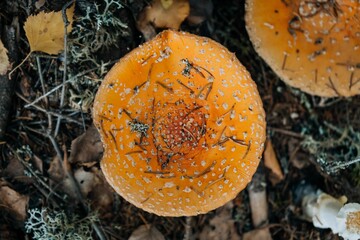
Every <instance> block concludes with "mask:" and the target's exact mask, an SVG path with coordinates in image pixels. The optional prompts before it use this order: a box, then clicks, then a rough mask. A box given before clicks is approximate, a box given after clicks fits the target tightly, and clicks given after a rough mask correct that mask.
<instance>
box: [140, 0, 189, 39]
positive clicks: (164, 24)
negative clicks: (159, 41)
mask: <svg viewBox="0 0 360 240" xmlns="http://www.w3.org/2000/svg"><path fill="white" fill-rule="evenodd" d="M189 13H190V4H189V0H177V1H172V0H170V1H169V0H167V1H165V0H153V1H152V2H151V5H150V6H147V7H145V8H144V10H143V11H142V12H141V13H140V14H139V18H138V21H137V26H138V29H139V30H140V31H141V32H142V33H143V35H144V37H145V39H147V40H148V39H151V38H153V37H154V36H155V35H156V32H155V29H154V28H171V29H175V30H178V29H179V28H180V25H181V23H182V22H183V21H184V20H185V18H186V17H187V16H189Z"/></svg>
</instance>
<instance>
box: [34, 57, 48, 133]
mask: <svg viewBox="0 0 360 240" xmlns="http://www.w3.org/2000/svg"><path fill="white" fill-rule="evenodd" d="M36 64H37V69H38V74H39V79H40V83H41V88H42V92H43V94H45V93H46V89H45V82H44V77H43V74H42V70H41V63H40V57H39V56H36ZM45 105H46V106H47V107H48V106H49V101H48V98H45ZM47 116H48V130H49V132H51V130H52V118H51V115H50V114H47Z"/></svg>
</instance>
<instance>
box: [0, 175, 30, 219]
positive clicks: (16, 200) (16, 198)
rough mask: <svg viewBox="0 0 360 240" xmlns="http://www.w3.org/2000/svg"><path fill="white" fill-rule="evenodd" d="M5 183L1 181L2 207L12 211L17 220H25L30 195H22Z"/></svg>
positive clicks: (0, 195) (0, 200) (0, 202)
mask: <svg viewBox="0 0 360 240" xmlns="http://www.w3.org/2000/svg"><path fill="white" fill-rule="evenodd" d="M4 184H6V183H4ZM4 184H3V182H0V209H1V208H3V209H4V210H5V211H8V212H10V213H11V216H13V217H14V218H15V220H18V221H25V219H26V211H27V207H28V203H29V198H30V197H29V196H26V195H21V194H20V193H18V192H16V191H15V190H13V189H11V188H10V187H8V186H6V185H4Z"/></svg>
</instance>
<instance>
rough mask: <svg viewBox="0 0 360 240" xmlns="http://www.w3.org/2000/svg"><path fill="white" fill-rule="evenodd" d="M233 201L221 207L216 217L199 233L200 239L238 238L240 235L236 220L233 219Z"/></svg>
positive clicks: (234, 239)
mask: <svg viewBox="0 0 360 240" xmlns="http://www.w3.org/2000/svg"><path fill="white" fill-rule="evenodd" d="M232 208H233V203H232V202H229V203H227V204H226V205H224V206H223V207H222V208H220V209H219V210H218V211H219V212H217V214H216V216H215V217H214V218H212V219H211V220H210V222H209V225H206V226H205V227H204V228H203V230H202V231H201V233H200V235H199V239H200V240H208V239H217V240H238V239H240V236H239V235H238V233H237V231H236V228H235V224H234V220H233V219H232V216H231V213H232Z"/></svg>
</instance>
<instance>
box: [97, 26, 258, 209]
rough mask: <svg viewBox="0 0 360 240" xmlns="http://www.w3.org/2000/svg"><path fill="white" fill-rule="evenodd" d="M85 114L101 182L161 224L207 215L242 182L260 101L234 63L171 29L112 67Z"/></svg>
mask: <svg viewBox="0 0 360 240" xmlns="http://www.w3.org/2000/svg"><path fill="white" fill-rule="evenodd" d="M93 116H94V122H95V124H96V126H97V128H98V129H99V132H100V134H101V136H102V140H103V143H104V148H105V152H104V157H103V159H102V162H101V167H102V170H103V172H104V174H105V176H106V178H107V180H108V181H109V183H110V184H111V185H112V186H113V188H114V189H115V190H116V191H117V192H118V193H119V194H120V195H121V196H122V197H124V198H125V199H126V200H128V201H129V202H131V203H133V204H134V205H136V206H137V207H139V208H142V209H144V210H146V211H149V212H152V213H156V214H158V215H164V216H190V215H197V214H201V213H206V212H208V211H210V210H213V209H215V208H217V207H220V206H222V205H223V204H225V203H226V202H228V201H230V200H232V199H233V198H234V197H235V196H236V195H237V194H238V193H239V192H240V191H241V190H242V189H244V188H245V187H246V185H247V183H248V182H249V181H250V180H251V177H252V175H253V174H254V172H255V170H256V168H257V166H258V163H259V160H260V158H261V154H262V151H263V147H264V141H265V114H264V110H263V107H262V102H261V99H260V97H259V94H258V91H257V88H256V85H255V83H254V82H253V81H252V80H251V78H250V75H249V73H248V72H247V71H246V69H245V68H244V67H243V66H242V65H241V64H240V62H239V61H238V60H237V59H236V57H235V55H234V54H232V53H230V52H229V51H228V50H227V49H226V48H225V47H223V46H221V45H220V44H218V43H216V42H214V41H212V40H210V39H207V38H203V37H199V36H195V35H192V34H188V33H180V32H176V31H164V32H162V33H161V34H159V35H158V36H157V37H156V38H154V39H153V40H151V41H149V42H146V43H145V44H144V45H142V46H140V47H138V48H137V49H135V50H133V51H132V52H130V53H129V54H128V55H126V56H125V57H123V58H122V59H120V61H119V62H118V63H117V64H116V65H115V66H114V67H113V68H112V69H111V70H110V72H109V73H108V74H107V76H106V77H105V79H104V81H103V83H102V85H101V87H100V89H99V91H98V93H97V95H96V98H95V104H94V109H93Z"/></svg>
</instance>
